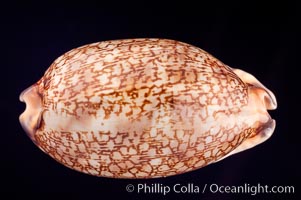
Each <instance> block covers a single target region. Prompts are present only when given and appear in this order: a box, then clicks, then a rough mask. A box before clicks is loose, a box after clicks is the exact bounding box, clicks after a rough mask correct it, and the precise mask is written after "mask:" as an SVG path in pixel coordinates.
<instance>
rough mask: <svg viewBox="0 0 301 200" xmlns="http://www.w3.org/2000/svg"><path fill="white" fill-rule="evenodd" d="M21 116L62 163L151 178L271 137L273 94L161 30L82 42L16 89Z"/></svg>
mask: <svg viewBox="0 0 301 200" xmlns="http://www.w3.org/2000/svg"><path fill="white" fill-rule="evenodd" d="M20 99H21V101H24V102H25V103H26V110H25V112H24V113H22V115H21V116H20V122H21V124H22V126H23V128H24V129H25V131H26V132H27V134H28V135H29V137H30V138H31V139H32V140H33V142H34V143H35V144H36V145H37V146H38V147H39V148H40V149H42V150H43V151H44V152H45V153H47V154H48V155H50V156H51V157H52V158H54V159H55V160H57V161H58V162H60V163H62V164H64V165H65V166H67V167H69V168H72V169H75V170H77V171H80V172H84V173H87V174H91V175H96V176H104V177H114V178H154V177H165V176H170V175H176V174H181V173H184V172H188V171H191V170H194V169H198V168H201V167H204V166H206V165H208V164H210V163H213V162H216V161H219V160H221V159H223V158H225V157H227V156H229V155H231V154H234V153H237V152H240V151H243V150H245V149H248V148H251V147H253V146H255V145H257V144H259V143H261V142H263V141H265V140H266V139H268V138H269V137H270V136H271V134H272V132H273V130H274V128H275V121H274V120H273V119H271V117H270V116H269V114H268V113H267V109H275V108H276V99H275V97H274V95H273V93H272V92H271V91H269V90H268V89H267V88H265V87H264V86H263V85H262V84H261V83H260V82H259V81H258V80H257V79H256V78H254V77H253V76H252V75H250V74H248V73H247V72H244V71H242V70H238V69H232V68H230V67H228V66H227V65H225V64H223V63H222V62H220V61H219V60H217V59H216V58H214V57H213V56H212V55H210V54H208V53H207V52H205V51H203V50H201V49H200V48H197V47H195V46H192V45H189V44H186V43H182V42H178V41H174V40H167V39H126V40H113V41H105V42H99V43H93V44H89V45H85V46H82V47H79V48H76V49H73V50H71V51H69V52H67V53H65V54H64V55H62V56H60V57H59V58H57V59H56V60H55V61H54V62H53V64H52V65H51V66H50V67H49V69H48V70H47V71H46V72H45V75H44V76H43V77H42V78H41V79H40V80H39V81H38V82H37V83H36V84H34V85H32V86H31V87H29V88H28V89H26V90H25V91H24V92H23V93H22V94H21V96H20Z"/></svg>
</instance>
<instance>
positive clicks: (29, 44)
mask: <svg viewBox="0 0 301 200" xmlns="http://www.w3.org/2000/svg"><path fill="white" fill-rule="evenodd" d="M2 14H3V15H2V18H1V21H3V23H2V28H3V31H2V34H4V35H3V37H2V40H3V44H9V46H8V47H7V48H6V47H5V46H4V47H5V48H3V49H4V54H2V55H4V57H5V58H4V60H7V61H8V62H7V63H5V64H4V66H3V70H4V73H3V74H2V80H1V82H3V84H2V86H3V88H4V90H3V91H4V92H3V95H2V97H3V98H1V113H3V118H4V120H2V121H4V127H5V128H6V129H4V130H3V133H2V135H3V137H2V138H3V140H2V147H4V149H5V150H4V151H2V152H3V153H2V154H3V155H2V164H1V166H2V168H3V170H2V172H4V176H3V177H5V179H2V180H5V185H6V187H4V188H2V190H3V191H6V192H12V195H16V194H21V195H25V194H32V195H34V196H36V197H41V198H42V197H47V196H52V195H53V196H54V197H55V196H57V195H61V194H63V193H65V194H68V195H69V197H74V198H79V199H87V198H92V197H94V198H95V197H96V198H95V199H108V198H109V197H110V198H122V199H141V198H152V197H155V198H157V199H165V198H170V197H173V198H176V199H233V198H235V199H239V198H241V197H243V198H244V199H246V198H247V199H284V198H287V199H294V198H295V199H296V198H297V195H298V193H299V194H300V178H301V174H300V164H299V161H300V154H299V153H300V150H299V148H300V144H299V143H300V142H299V139H298V138H299V136H298V135H299V134H300V131H299V130H298V129H297V127H298V117H295V113H298V110H300V109H299V107H298V101H299V100H298V96H297V95H298V86H299V85H300V84H299V80H298V77H297V74H298V72H297V67H298V66H297V59H298V55H297V37H298V36H299V35H298V33H297V27H298V26H299V25H300V21H298V17H297V12H296V5H295V4H294V3H292V2H286V3H283V2H282V3H277V2H273V3H270V4H269V3H266V4H263V3H261V2H254V1H253V2H252V3H246V2H244V1H242V2H241V3H239V2H236V3H232V4H229V2H228V1H227V2H224V3H223V4H220V3H215V2H212V3H208V1H206V3H205V1H204V2H201V3H195V4H191V3H189V2H185V1H184V2H179V3H176V2H173V3H170V4H168V5H163V4H162V3H161V4H160V3H154V2H144V1H141V2H140V3H133V4H129V3H128V2H123V3H122V4H120V3H118V2H113V4H110V5H108V4H103V3H98V4H97V3H88V2H84V1H83V2H81V3H74V2H73V3H72V4H71V3H70V4H66V5H62V4H61V3H53V4H52V5H49V4H46V3H44V2H40V3H37V2H35V3H33V2H24V3H12V4H11V5H10V6H9V7H7V10H6V7H4V12H3V13H2ZM3 26H4V27H3ZM137 37H159V38H169V39H175V40H179V41H183V42H186V43H190V44H192V45H195V46H198V47H200V48H202V49H204V50H206V51H208V52H209V53H211V54H213V55H214V56H215V57H217V58H218V59H220V60H221V61H223V62H224V63H226V64H228V65H229V66H231V67H234V68H240V69H243V70H245V71H247V72H249V73H251V74H253V75H254V76H255V77H257V78H258V79H259V80H260V81H261V82H262V83H263V84H264V85H266V86H267V87H268V88H269V89H270V90H271V91H273V92H274V93H275V95H276V97H277V101H278V109H277V110H275V111H271V112H270V114H271V116H272V117H273V118H274V119H276V122H277V126H276V130H275V132H274V135H273V136H272V137H271V139H269V140H268V141H267V142H265V143H264V144H262V145H259V146H257V147H256V148H252V149H250V150H248V151H245V152H243V153H240V154H237V155H235V156H231V157H229V158H227V159H225V160H223V161H221V162H218V163H216V164H212V165H210V166H207V167H205V168H202V169H199V170H196V171H193V172H189V173H186V174H182V175H178V176H173V177H168V178H161V179H150V180H127V179H124V180H119V179H109V178H100V177H93V176H89V175H85V174H82V173H79V172H76V171H73V170H70V169H68V168H66V167H64V166H62V165H60V164H58V163H57V162H56V161H54V160H53V159H51V158H50V157H49V156H47V155H45V154H44V153H43V152H42V151H40V150H39V149H38V148H37V147H35V146H34V144H33V143H32V142H31V141H30V140H29V138H28V137H27V136H26V134H25V132H24V131H23V130H22V128H21V126H20V125H19V122H18V116H19V115H20V113H22V112H23V110H24V109H25V105H24V104H23V103H21V102H19V100H18V96H19V94H20V93H21V92H22V90H24V89H25V88H27V87H29V86H30V85H31V84H33V83H35V82H36V81H37V80H38V79H40V77H41V76H42V75H43V73H44V72H45V70H46V69H47V68H48V66H49V65H50V64H51V63H52V62H53V61H54V59H56V58H57V57H58V56H60V55H61V54H63V53H65V52H66V51H68V50H70V49H72V48H76V47H79V46H81V45H84V44H88V43H92V42H97V41H105V40H111V39H123V38H137ZM296 86H297V87H296ZM7 97H8V98H7ZM8 138H9V139H8ZM11 138H12V139H11ZM11 164H12V166H11ZM138 183H147V184H148V185H150V184H152V183H157V184H163V185H169V186H171V187H172V186H173V185H174V184H176V183H181V184H183V185H186V184H187V183H193V184H194V185H198V186H200V188H202V187H203V185H204V184H212V183H216V184H219V185H229V186H232V185H243V184H245V183H247V184H250V185H257V184H258V183H260V184H262V185H265V184H266V185H269V186H273V185H283V186H284V185H293V186H294V187H295V194H294V195H293V194H288V195H284V194H275V195H271V194H268V195H267V194H258V195H256V196H252V195H250V194H245V195H237V194H232V195H230V194H211V193H210V192H209V191H207V192H206V193H205V194H174V193H172V194H168V195H167V196H163V195H162V194H137V192H133V193H128V192H126V190H125V187H126V185H127V184H133V185H135V186H136V185H137V184H138ZM7 186H8V187H7ZM45 194H47V195H46V196H45Z"/></svg>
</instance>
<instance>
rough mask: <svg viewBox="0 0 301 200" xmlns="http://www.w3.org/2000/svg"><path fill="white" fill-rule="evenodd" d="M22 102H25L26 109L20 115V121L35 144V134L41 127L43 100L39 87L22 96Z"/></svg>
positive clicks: (24, 92)
mask: <svg viewBox="0 0 301 200" xmlns="http://www.w3.org/2000/svg"><path fill="white" fill-rule="evenodd" d="M19 98H20V101H21V102H25V104H26V109H25V111H24V112H23V113H22V114H21V115H20V117H19V121H20V123H21V125H22V128H23V129H24V130H25V132H26V133H27V135H28V136H29V137H30V139H31V140H33V141H34V142H35V137H34V135H35V132H36V130H37V129H38V128H39V126H40V122H41V113H42V112H41V111H42V100H41V96H40V94H39V93H38V85H33V86H31V87H29V88H27V89H26V90H24V91H23V92H22V93H21V94H20V97H19Z"/></svg>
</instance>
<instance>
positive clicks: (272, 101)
mask: <svg viewBox="0 0 301 200" xmlns="http://www.w3.org/2000/svg"><path fill="white" fill-rule="evenodd" d="M266 92H267V94H268V96H265V97H264V101H265V105H266V108H267V109H268V110H275V109H276V108H277V100H276V97H275V95H274V94H273V92H271V91H270V90H268V89H266Z"/></svg>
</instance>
